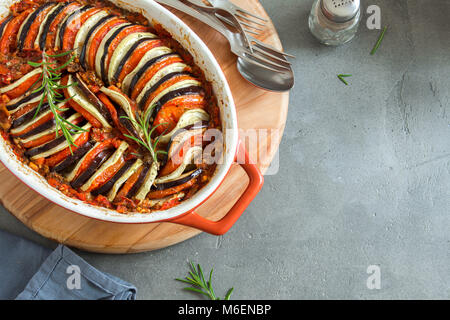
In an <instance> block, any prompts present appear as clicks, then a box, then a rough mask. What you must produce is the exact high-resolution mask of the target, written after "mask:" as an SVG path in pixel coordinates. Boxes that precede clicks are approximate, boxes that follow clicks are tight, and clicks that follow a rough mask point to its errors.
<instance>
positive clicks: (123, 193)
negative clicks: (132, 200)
mask: <svg viewBox="0 0 450 320" xmlns="http://www.w3.org/2000/svg"><path fill="white" fill-rule="evenodd" d="M143 169H144V167H143V166H141V167H140V168H139V169H138V170H136V172H135V173H133V175H132V176H131V177H129V178H128V180H127V182H125V184H124V185H123V187H122V188H121V189H120V191H119V193H117V196H116V199H118V200H119V201H120V200H121V199H124V198H126V197H127V194H128V192H130V190H131V188H133V186H134V184H135V183H136V182H137V181H138V179H139V176H140V175H141V172H142V170H143Z"/></svg>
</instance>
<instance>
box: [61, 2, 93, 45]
mask: <svg viewBox="0 0 450 320" xmlns="http://www.w3.org/2000/svg"><path fill="white" fill-rule="evenodd" d="M91 8H93V7H92V6H90V5H87V6H83V7H81V8H78V9H77V10H75V11H73V12H72V13H69V15H68V16H67V17H66V18H65V19H64V20H63V22H62V23H61V24H60V25H59V26H58V34H57V36H56V44H55V46H56V48H58V49H62V45H63V42H64V34H65V33H66V29H67V26H68V25H69V23H71V22H72V20H73V19H77V15H81V14H82V13H83V12H85V11H87V10H89V9H91Z"/></svg>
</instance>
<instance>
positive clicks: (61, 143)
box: [25, 123, 91, 160]
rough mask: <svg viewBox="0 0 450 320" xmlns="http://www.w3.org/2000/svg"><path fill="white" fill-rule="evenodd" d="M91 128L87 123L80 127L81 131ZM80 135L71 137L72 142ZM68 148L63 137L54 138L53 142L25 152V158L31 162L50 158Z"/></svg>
mask: <svg viewBox="0 0 450 320" xmlns="http://www.w3.org/2000/svg"><path fill="white" fill-rule="evenodd" d="M90 128H91V124H90V123H88V124H86V125H84V126H83V127H82V129H84V130H86V131H88V130H89V129H90ZM81 134H82V133H77V134H75V135H74V136H73V140H76V139H78V137H79V136H80V135H81ZM68 146H69V143H68V142H67V140H66V138H65V137H64V136H61V137H59V138H56V139H55V140H53V141H50V142H48V143H46V144H44V145H42V146H39V147H36V148H33V149H30V150H27V151H26V152H25V156H27V157H29V158H31V160H34V159H38V158H46V157H48V156H51V155H52V154H55V153H57V152H59V151H61V150H64V149H65V148H67V147H68Z"/></svg>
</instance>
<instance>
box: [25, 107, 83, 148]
mask: <svg viewBox="0 0 450 320" xmlns="http://www.w3.org/2000/svg"><path fill="white" fill-rule="evenodd" d="M80 117H81V114H79V113H77V112H76V113H74V114H72V115H71V116H69V117H68V118H67V121H68V122H70V123H73V122H74V121H75V120H76V119H78V118H80ZM50 124H51V126H50ZM55 129H56V128H55V122H54V120H53V119H52V120H51V121H48V122H46V123H44V124H42V125H41V126H39V127H37V128H36V129H34V130H31V131H30V132H27V133H26V134H24V135H23V136H19V141H20V142H22V143H27V142H30V141H33V140H36V139H39V138H41V137H43V136H46V135H48V134H50V133H53V132H55Z"/></svg>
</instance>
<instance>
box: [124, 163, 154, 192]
mask: <svg viewBox="0 0 450 320" xmlns="http://www.w3.org/2000/svg"><path fill="white" fill-rule="evenodd" d="M143 166H144V167H143V168H142V170H141V173H140V174H139V177H138V179H137V180H136V182H135V183H134V185H133V186H132V187H131V189H130V190H129V191H128V194H127V198H130V199H131V198H133V197H134V196H135V195H136V193H137V192H138V190H139V189H140V188H141V186H142V184H143V183H144V180H145V177H146V176H147V173H148V171H149V170H150V164H149V163H145V164H144V165H143Z"/></svg>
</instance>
